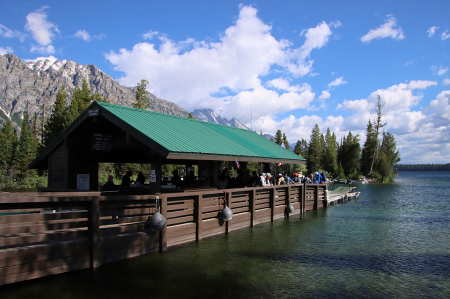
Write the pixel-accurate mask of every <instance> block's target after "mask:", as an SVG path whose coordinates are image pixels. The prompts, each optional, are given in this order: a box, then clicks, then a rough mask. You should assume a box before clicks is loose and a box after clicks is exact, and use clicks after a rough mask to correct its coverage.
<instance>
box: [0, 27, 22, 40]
mask: <svg viewBox="0 0 450 299" xmlns="http://www.w3.org/2000/svg"><path fill="white" fill-rule="evenodd" d="M0 36H1V37H6V38H18V39H19V40H20V41H21V42H23V41H24V40H25V37H26V36H27V35H26V34H25V33H22V32H20V31H17V30H11V29H9V28H8V27H6V26H4V25H2V24H0Z"/></svg>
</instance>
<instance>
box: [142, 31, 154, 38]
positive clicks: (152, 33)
mask: <svg viewBox="0 0 450 299" xmlns="http://www.w3.org/2000/svg"><path fill="white" fill-rule="evenodd" d="M157 35H158V31H152V30H149V31H147V32H146V33H144V34H143V35H142V37H143V38H144V39H153V38H154V37H155V36H157Z"/></svg>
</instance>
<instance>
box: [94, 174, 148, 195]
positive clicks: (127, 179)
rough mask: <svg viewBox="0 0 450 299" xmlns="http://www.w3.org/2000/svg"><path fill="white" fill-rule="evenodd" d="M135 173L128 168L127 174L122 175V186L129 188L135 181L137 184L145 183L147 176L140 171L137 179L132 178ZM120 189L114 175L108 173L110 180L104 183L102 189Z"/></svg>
mask: <svg viewBox="0 0 450 299" xmlns="http://www.w3.org/2000/svg"><path fill="white" fill-rule="evenodd" d="M132 175H133V173H132V172H131V171H130V170H128V171H127V172H126V173H125V175H124V176H123V177H122V185H121V186H122V187H125V188H128V187H130V185H131V183H135V184H136V185H142V186H143V185H144V182H145V176H144V174H143V173H142V171H140V172H139V173H138V176H137V178H136V181H133V180H131V176H132ZM116 190H118V188H117V185H116V184H114V177H113V176H112V175H108V181H107V182H106V183H105V184H104V185H103V187H102V191H116Z"/></svg>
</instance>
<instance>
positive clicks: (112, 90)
mask: <svg viewBox="0 0 450 299" xmlns="http://www.w3.org/2000/svg"><path fill="white" fill-rule="evenodd" d="M83 80H86V82H87V83H88V85H89V88H90V89H91V92H92V93H99V94H100V96H102V97H106V98H107V99H108V100H109V101H110V102H111V103H113V104H118V105H123V106H131V104H132V103H133V102H134V100H135V88H130V87H126V86H122V85H120V84H119V83H118V82H117V81H116V80H114V79H113V78H111V77H110V76H108V75H107V74H106V73H104V72H102V71H101V70H99V69H98V68H97V67H96V66H95V65H92V64H87V65H81V64H78V63H76V62H74V61H71V60H70V61H67V62H61V61H55V62H51V61H50V60H45V61H42V60H39V61H37V62H28V63H24V62H23V61H22V60H21V59H20V58H19V57H17V56H15V55H12V54H5V55H3V56H0V117H1V121H2V123H0V126H1V125H3V122H4V121H5V120H6V118H7V117H9V118H11V119H12V120H13V122H15V123H16V125H17V124H19V123H20V116H21V115H22V113H23V111H25V110H26V109H28V111H29V112H30V114H34V112H38V114H41V113H42V112H41V110H40V108H39V107H40V106H42V105H43V104H44V100H45V110H46V114H47V115H48V113H49V112H50V110H51V107H52V105H53V103H54V101H55V99H56V94H57V93H58V91H59V90H60V89H61V86H62V85H63V84H64V86H65V89H66V91H67V94H68V99H69V100H70V99H71V98H72V94H73V91H74V89H75V87H77V86H78V87H79V88H81V86H82V84H83ZM150 101H151V102H152V105H151V107H150V110H153V111H156V112H161V113H166V114H173V115H178V116H183V117H187V116H188V115H189V113H188V112H187V111H186V110H185V109H183V108H182V107H180V106H178V105H176V104H174V103H172V102H169V101H166V100H162V99H160V98H157V97H156V96H154V95H153V94H150Z"/></svg>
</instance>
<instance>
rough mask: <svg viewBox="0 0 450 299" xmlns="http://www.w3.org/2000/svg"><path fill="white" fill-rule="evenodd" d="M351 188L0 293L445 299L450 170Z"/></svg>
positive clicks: (449, 287)
mask: <svg viewBox="0 0 450 299" xmlns="http://www.w3.org/2000/svg"><path fill="white" fill-rule="evenodd" d="M357 189H358V191H361V192H362V193H361V196H360V198H359V199H357V200H353V201H350V202H347V203H343V204H338V205H334V206H331V207H329V208H325V209H321V210H319V211H310V212H307V213H306V214H305V215H304V216H303V217H300V215H294V216H293V217H291V218H290V219H289V220H277V221H275V222H273V223H267V224H262V225H259V226H257V227H255V228H246V229H242V230H239V231H234V232H232V233H230V234H229V235H222V236H217V237H214V238H209V239H204V240H203V241H201V242H199V243H191V244H186V245H181V246H178V247H172V248H169V250H168V251H167V253H164V254H159V253H155V254H149V255H146V256H143V257H139V258H134V259H129V260H126V261H122V262H117V263H113V264H107V265H103V266H102V267H100V269H98V270H96V271H91V270H83V271H77V272H74V273H68V274H64V275H57V276H53V277H48V278H43V279H38V280H35V281H29V282H25V283H19V284H15V285H11V286H6V287H2V288H0V298H2V299H6V298H127V299H128V298H130V299H133V298H181V297H184V298H450V195H449V194H450V172H401V173H399V175H398V178H397V182H396V183H393V184H383V185H372V184H370V185H357Z"/></svg>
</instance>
